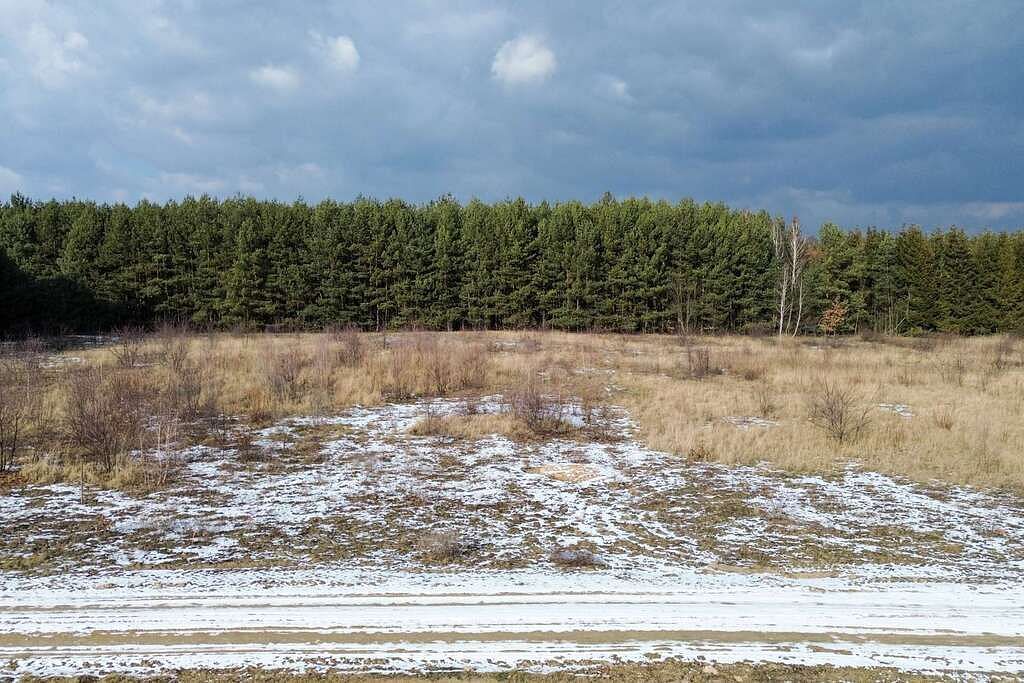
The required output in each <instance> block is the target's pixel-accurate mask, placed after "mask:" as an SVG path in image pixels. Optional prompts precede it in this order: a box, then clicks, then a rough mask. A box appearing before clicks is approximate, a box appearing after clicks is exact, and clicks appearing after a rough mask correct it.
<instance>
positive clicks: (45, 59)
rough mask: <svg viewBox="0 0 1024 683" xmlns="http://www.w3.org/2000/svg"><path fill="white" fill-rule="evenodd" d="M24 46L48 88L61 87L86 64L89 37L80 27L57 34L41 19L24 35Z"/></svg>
mask: <svg viewBox="0 0 1024 683" xmlns="http://www.w3.org/2000/svg"><path fill="white" fill-rule="evenodd" d="M20 42H21V49H22V51H23V52H24V53H25V55H26V57H27V58H28V60H29V62H30V63H31V65H32V75H34V76H35V77H36V79H37V80H38V81H39V82H40V83H42V84H43V85H44V86H46V87H47V88H59V87H61V86H63V85H64V84H65V83H67V81H68V79H69V78H70V77H71V76H74V75H76V74H79V73H81V72H82V71H83V70H84V68H85V56H86V51H87V50H88V48H89V40H88V39H87V38H86V37H85V36H84V35H82V34H81V33H79V32H78V31H68V32H67V33H65V34H64V36H63V37H60V36H58V35H57V34H56V33H54V32H53V31H52V30H51V29H50V28H49V27H47V26H46V25H45V24H43V23H42V22H38V21H37V22H34V23H33V24H32V25H31V26H30V27H29V29H28V31H27V32H26V33H25V34H24V35H23V36H22V38H21V41H20Z"/></svg>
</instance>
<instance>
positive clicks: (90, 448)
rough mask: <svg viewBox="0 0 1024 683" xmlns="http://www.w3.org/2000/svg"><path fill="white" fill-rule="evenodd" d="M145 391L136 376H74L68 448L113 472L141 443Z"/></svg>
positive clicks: (87, 372) (67, 423)
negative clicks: (123, 457) (125, 455)
mask: <svg viewBox="0 0 1024 683" xmlns="http://www.w3.org/2000/svg"><path fill="white" fill-rule="evenodd" d="M145 398H146V388H145V387H144V386H143V385H142V383H141V382H140V381H139V379H138V377H137V376H135V375H125V374H123V373H117V372H115V373H110V374H107V375H104V374H103V372H101V371H100V370H98V369H94V368H89V369H86V370H82V371H78V372H75V373H73V374H71V376H70V378H69V381H68V393H67V403H66V406H65V435H66V437H67V440H68V442H69V444H70V445H71V446H72V447H74V448H76V449H78V450H79V451H81V452H82V454H83V455H84V456H85V457H86V458H88V459H89V460H91V461H93V462H95V463H96V464H97V465H99V466H100V467H101V468H102V470H103V471H104V472H110V471H111V470H112V469H113V467H114V465H115V463H116V462H117V460H118V458H119V457H121V456H122V455H124V454H126V453H128V452H129V451H131V450H132V449H133V448H137V447H139V446H140V445H141V443H142V438H143V434H144V431H145V424H144V421H145V416H146V410H145V407H144V406H145Z"/></svg>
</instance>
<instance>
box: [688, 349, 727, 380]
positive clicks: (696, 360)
mask: <svg viewBox="0 0 1024 683" xmlns="http://www.w3.org/2000/svg"><path fill="white" fill-rule="evenodd" d="M686 372H687V376H688V377H689V378H690V379H704V378H705V377H707V376H708V375H720V374H722V368H720V367H718V366H717V365H715V364H714V363H712V361H711V349H709V348H708V347H706V346H697V347H694V346H688V347H686Z"/></svg>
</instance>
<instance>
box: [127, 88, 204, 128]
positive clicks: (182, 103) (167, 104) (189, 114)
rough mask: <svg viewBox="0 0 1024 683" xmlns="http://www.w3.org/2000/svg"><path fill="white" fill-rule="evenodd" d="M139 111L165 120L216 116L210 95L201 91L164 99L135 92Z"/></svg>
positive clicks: (200, 119)
mask: <svg viewBox="0 0 1024 683" xmlns="http://www.w3.org/2000/svg"><path fill="white" fill-rule="evenodd" d="M135 100H136V102H137V103H138V107H139V111H140V112H141V113H142V114H143V115H145V116H147V117H150V118H154V119H161V120H167V121H181V120H190V121H210V120H213V119H215V118H216V114H217V112H216V108H215V107H214V104H213V101H212V100H211V99H210V96H209V95H208V94H206V93H205V92H202V91H197V92H190V93H185V94H181V95H176V96H174V97H169V98H165V99H157V98H155V97H152V96H150V95H148V94H146V93H142V92H136V93H135Z"/></svg>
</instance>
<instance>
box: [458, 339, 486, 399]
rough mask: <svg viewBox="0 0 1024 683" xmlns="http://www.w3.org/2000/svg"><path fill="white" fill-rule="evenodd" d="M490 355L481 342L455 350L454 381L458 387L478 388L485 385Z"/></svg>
mask: <svg viewBox="0 0 1024 683" xmlns="http://www.w3.org/2000/svg"><path fill="white" fill-rule="evenodd" d="M490 363H491V360H490V356H489V355H488V353H487V348H486V347H485V346H484V345H483V344H470V345H468V346H464V347H461V348H460V349H458V351H456V353H455V358H454V365H455V383H456V385H457V388H459V389H480V388H483V387H484V386H486V385H487V373H488V371H489V370H490Z"/></svg>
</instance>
